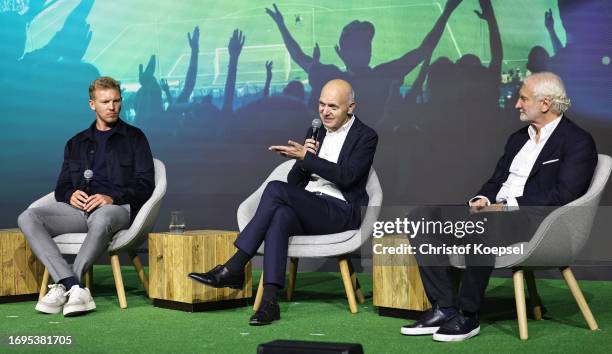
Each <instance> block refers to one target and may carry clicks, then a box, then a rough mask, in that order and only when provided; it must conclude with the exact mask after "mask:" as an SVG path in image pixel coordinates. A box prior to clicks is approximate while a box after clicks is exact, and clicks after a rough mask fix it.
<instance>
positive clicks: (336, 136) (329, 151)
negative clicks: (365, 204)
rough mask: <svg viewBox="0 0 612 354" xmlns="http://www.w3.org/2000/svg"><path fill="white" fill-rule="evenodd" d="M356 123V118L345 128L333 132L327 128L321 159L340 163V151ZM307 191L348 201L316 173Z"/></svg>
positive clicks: (320, 154) (334, 186)
mask: <svg viewBox="0 0 612 354" xmlns="http://www.w3.org/2000/svg"><path fill="white" fill-rule="evenodd" d="M354 121H355V116H353V117H351V119H349V121H348V122H346V123H344V125H343V126H341V127H340V128H338V129H337V130H336V131H333V132H332V131H330V130H329V129H327V128H326V129H327V132H326V133H325V139H324V140H323V144H322V145H321V146H320V149H321V150H319V155H318V156H319V157H320V158H322V159H325V160H327V161H329V162H333V163H338V157H339V156H340V150H342V145H344V141H345V140H346V136H347V135H348V132H349V130H350V129H351V126H353V122H354ZM305 189H306V190H307V191H309V192H320V193H324V194H327V195H330V196H332V197H334V198H338V199H341V200H344V201H346V199H344V196H343V195H342V192H341V191H340V189H338V187H337V186H336V185H335V184H333V183H332V182H330V181H328V180H326V179H325V178H322V177H320V176H318V175H317V174H314V173H313V174H312V176H311V180H310V182H308V184H307V185H306V188H305Z"/></svg>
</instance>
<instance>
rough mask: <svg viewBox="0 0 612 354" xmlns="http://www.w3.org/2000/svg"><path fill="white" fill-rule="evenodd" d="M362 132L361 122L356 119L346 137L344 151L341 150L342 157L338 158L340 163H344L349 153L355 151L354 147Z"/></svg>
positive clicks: (343, 145)
mask: <svg viewBox="0 0 612 354" xmlns="http://www.w3.org/2000/svg"><path fill="white" fill-rule="evenodd" d="M360 130H361V122H360V121H359V120H358V119H357V117H355V121H354V122H353V125H352V126H351V129H350V130H349V132H348V134H347V135H346V140H344V144H342V149H341V150H340V155H339V156H338V163H339V164H340V163H342V162H343V161H344V158H345V156H346V155H347V154H348V151H351V150H352V149H353V145H354V144H355V143H356V142H357V139H358V138H359V134H360Z"/></svg>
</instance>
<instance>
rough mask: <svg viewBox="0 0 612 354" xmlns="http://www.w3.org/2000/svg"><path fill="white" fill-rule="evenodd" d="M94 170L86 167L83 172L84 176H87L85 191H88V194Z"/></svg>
mask: <svg viewBox="0 0 612 354" xmlns="http://www.w3.org/2000/svg"><path fill="white" fill-rule="evenodd" d="M93 175H94V173H93V171H92V170H90V169H86V170H85V172H83V177H84V178H85V193H87V195H89V193H90V189H91V188H90V184H91V179H92V178H93Z"/></svg>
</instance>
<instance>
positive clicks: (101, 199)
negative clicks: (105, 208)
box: [83, 194, 113, 212]
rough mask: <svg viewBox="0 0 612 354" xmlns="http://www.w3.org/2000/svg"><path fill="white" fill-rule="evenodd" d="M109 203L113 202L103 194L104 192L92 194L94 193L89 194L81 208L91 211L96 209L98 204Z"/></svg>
mask: <svg viewBox="0 0 612 354" xmlns="http://www.w3.org/2000/svg"><path fill="white" fill-rule="evenodd" d="M109 204H113V198H111V197H109V196H108V195H104V194H94V195H90V196H89V197H88V198H87V202H85V206H84V207H83V209H84V210H85V211H86V212H91V211H92V210H94V209H96V208H97V207H99V206H102V205H109Z"/></svg>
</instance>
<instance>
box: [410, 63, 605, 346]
mask: <svg viewBox="0 0 612 354" xmlns="http://www.w3.org/2000/svg"><path fill="white" fill-rule="evenodd" d="M569 103H570V102H569V99H568V98H567V96H566V93H565V88H564V86H563V82H562V81H561V78H559V77H558V76H557V75H555V74H553V73H550V72H542V73H538V74H533V75H531V76H529V77H527V78H526V79H525V81H524V83H523V86H522V87H521V89H520V91H519V98H518V101H517V103H516V108H517V109H518V110H519V112H520V119H521V121H523V122H526V123H528V124H529V125H528V126H526V127H524V128H522V129H520V130H518V131H517V132H515V133H514V134H512V135H511V136H510V138H509V139H508V142H507V143H506V147H505V149H504V154H503V156H502V157H501V159H500V160H499V162H498V163H497V166H496V168H495V171H494V173H493V176H492V177H491V178H490V179H489V180H488V181H487V182H486V183H485V184H484V185H483V186H482V188H481V189H480V191H479V192H478V193H476V196H475V197H473V198H471V199H470V200H469V202H468V204H469V206H470V212H471V213H472V215H478V214H479V213H483V212H484V213H486V214H481V215H484V216H486V218H487V229H490V230H489V231H487V233H486V237H482V238H481V239H480V242H483V243H487V244H491V245H495V246H507V245H511V244H513V243H516V242H524V241H529V240H530V239H531V237H532V236H533V232H534V231H535V230H536V229H537V227H538V226H539V224H540V222H541V221H542V219H543V218H544V217H545V216H546V213H547V212H550V211H551V210H552V209H554V207H558V206H561V205H564V204H567V203H569V202H571V201H573V200H575V199H577V198H579V197H581V196H582V195H583V194H584V193H585V192H586V191H587V189H588V187H589V185H590V183H591V178H592V177H593V172H594V171H595V166H596V165H597V150H596V148H595V143H594V141H593V138H592V137H591V135H590V134H589V133H588V132H586V131H585V130H583V129H581V128H580V127H578V126H577V125H576V124H574V123H573V122H572V121H570V120H569V119H568V118H567V117H565V116H564V112H565V111H566V110H567V108H568V107H569ZM464 211H465V209H464ZM503 211H509V212H503ZM463 214H464V215H466V214H467V213H465V212H464V213H463ZM465 218H469V216H465V217H464V219H465ZM466 237H467V236H466ZM417 238H418V237H417ZM414 241H416V242H422V240H421V241H418V240H416V238H415V240H414ZM416 242H415V243H416ZM411 243H412V241H411ZM434 258H437V260H440V257H434V256H424V255H418V254H417V261H418V262H419V271H420V274H421V278H422V279H423V285H424V287H425V291H426V293H427V297H428V298H429V300H430V302H431V303H432V305H433V307H432V309H431V310H430V311H427V312H426V313H425V314H424V315H423V316H422V317H421V318H420V319H419V320H418V321H417V322H415V323H414V324H411V325H407V326H404V327H402V329H401V333H402V334H404V335H423V334H433V339H434V340H437V341H461V340H465V339H467V338H470V337H473V336H475V335H477V334H478V333H479V332H480V325H479V321H478V311H479V309H480V305H481V302H482V299H483V297H484V293H485V289H486V287H487V284H488V281H489V277H490V275H491V271H492V270H493V266H492V265H493V262H494V260H495V257H494V256H493V257H480V259H477V258H476V257H472V259H476V262H475V264H474V266H470V264H467V267H466V269H465V271H464V272H463V274H462V278H461V287H460V289H459V292H458V294H455V291H454V289H453V285H452V279H451V275H450V272H449V270H448V267H446V266H443V264H442V263H439V262H436V261H432V259H434ZM468 258H470V257H468V256H466V261H467V260H468ZM447 259H448V258H447ZM483 260H484V261H483ZM447 264H448V262H447Z"/></svg>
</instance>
